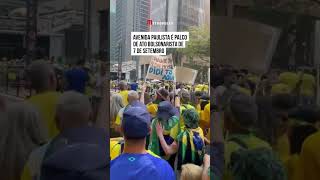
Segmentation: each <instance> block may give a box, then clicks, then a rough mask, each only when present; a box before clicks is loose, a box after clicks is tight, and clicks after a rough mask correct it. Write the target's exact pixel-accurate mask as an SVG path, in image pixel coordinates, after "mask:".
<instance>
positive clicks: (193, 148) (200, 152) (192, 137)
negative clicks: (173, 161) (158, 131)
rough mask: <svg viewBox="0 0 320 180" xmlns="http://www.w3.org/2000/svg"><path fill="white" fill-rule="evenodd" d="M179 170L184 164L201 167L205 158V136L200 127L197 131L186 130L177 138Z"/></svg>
mask: <svg viewBox="0 0 320 180" xmlns="http://www.w3.org/2000/svg"><path fill="white" fill-rule="evenodd" d="M177 141H178V143H179V150H178V170H181V166H182V165H183V164H187V163H192V164H196V165H199V166H201V165H202V162H203V156H204V136H203V131H202V129H201V128H200V127H198V128H196V129H189V128H186V129H185V130H184V131H182V132H181V133H180V134H179V135H178V138H177Z"/></svg>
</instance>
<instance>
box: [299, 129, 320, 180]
mask: <svg viewBox="0 0 320 180" xmlns="http://www.w3.org/2000/svg"><path fill="white" fill-rule="evenodd" d="M319 142H320V131H318V132H317V133H315V134H313V135H311V136H309V137H308V138H307V139H306V140H305V141H304V143H303V145H302V150H301V154H300V162H301V167H302V168H303V169H302V172H303V173H302V175H303V177H304V179H308V180H318V179H320V171H319V169H320V154H319V152H320V143H319Z"/></svg>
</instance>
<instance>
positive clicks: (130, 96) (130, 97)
mask: <svg viewBox="0 0 320 180" xmlns="http://www.w3.org/2000/svg"><path fill="white" fill-rule="evenodd" d="M138 100H139V94H138V92H137V91H129V93H128V102H129V104H131V103H132V102H134V101H138Z"/></svg>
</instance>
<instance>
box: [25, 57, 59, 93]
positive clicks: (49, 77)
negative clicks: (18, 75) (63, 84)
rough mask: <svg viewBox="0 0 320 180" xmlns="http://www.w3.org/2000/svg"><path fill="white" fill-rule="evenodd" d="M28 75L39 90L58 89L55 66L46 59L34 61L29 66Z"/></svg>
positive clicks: (33, 86) (34, 87) (33, 85)
mask: <svg viewBox="0 0 320 180" xmlns="http://www.w3.org/2000/svg"><path fill="white" fill-rule="evenodd" d="M28 77H29V80H30V81H31V86H32V88H33V89H35V90H36V91H37V92H39V91H47V90H55V89H56V85H57V82H56V77H55V72H54V68H53V66H52V65H51V64H49V63H47V62H45V61H41V60H39V61H34V62H33V63H32V64H31V65H30V66H29V68H28Z"/></svg>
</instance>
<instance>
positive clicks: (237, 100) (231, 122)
mask: <svg viewBox="0 0 320 180" xmlns="http://www.w3.org/2000/svg"><path fill="white" fill-rule="evenodd" d="M224 108H225V109H224V111H225V114H224V115H225V116H224V121H225V131H226V134H227V135H226V141H225V154H224V159H225V170H224V179H226V180H231V179H233V174H232V172H231V170H230V169H229V166H230V161H231V156H232V155H233V153H235V152H237V151H238V150H241V149H243V148H245V149H249V150H250V149H256V148H267V149H270V150H271V147H270V145H269V144H268V143H267V142H265V141H264V140H262V139H260V138H258V137H256V136H255V135H254V134H253V132H252V129H253V127H254V125H255V123H256V121H257V119H258V112H257V110H258V109H257V105H256V103H255V101H254V99H253V98H252V97H250V96H248V95H245V94H242V93H234V94H232V95H230V97H229V98H228V101H227V104H226V107H224Z"/></svg>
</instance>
